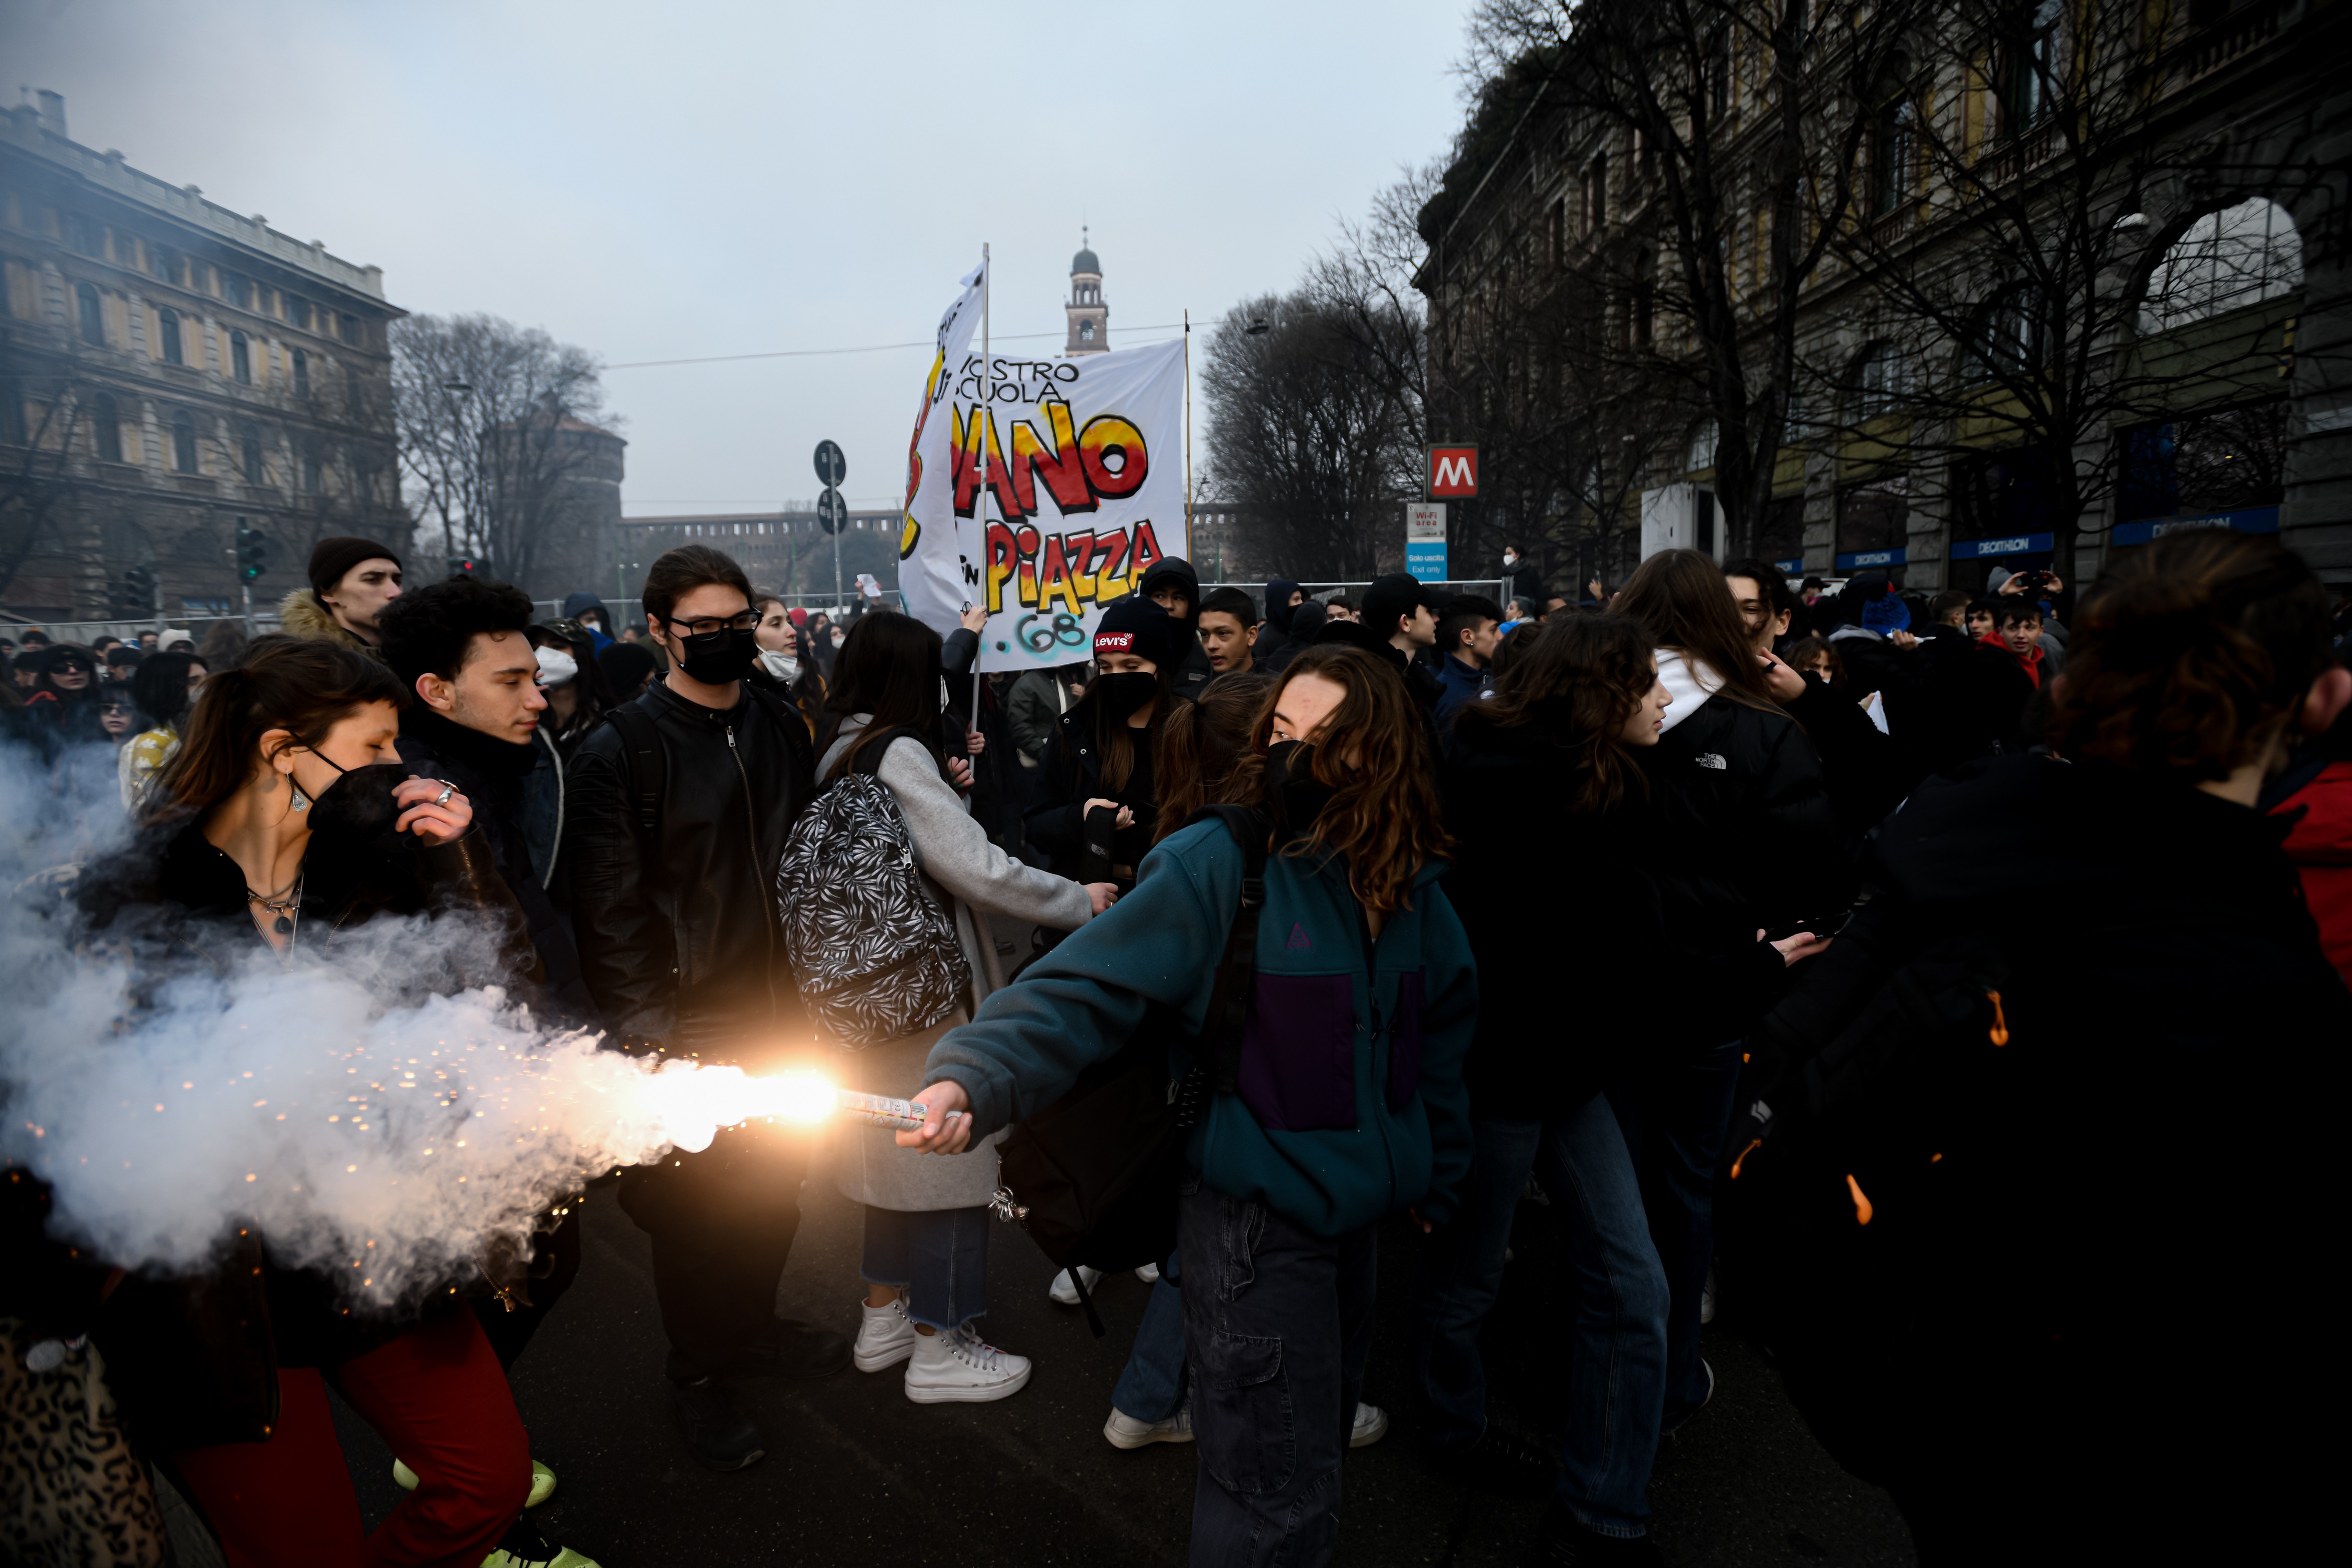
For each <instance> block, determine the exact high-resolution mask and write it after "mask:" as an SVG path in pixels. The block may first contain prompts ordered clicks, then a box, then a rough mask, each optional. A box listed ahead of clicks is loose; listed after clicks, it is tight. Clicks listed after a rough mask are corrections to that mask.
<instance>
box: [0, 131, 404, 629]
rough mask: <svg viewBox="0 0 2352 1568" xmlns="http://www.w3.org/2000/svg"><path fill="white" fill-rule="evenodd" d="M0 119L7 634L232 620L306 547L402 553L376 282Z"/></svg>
mask: <svg viewBox="0 0 2352 1568" xmlns="http://www.w3.org/2000/svg"><path fill="white" fill-rule="evenodd" d="M39 100H40V101H39V104H38V106H37V107H36V106H34V105H31V104H26V105H23V106H20V107H18V108H16V109H15V110H10V111H8V112H6V113H5V114H0V290H4V291H0V619H5V620H13V621H24V620H28V619H57V620H92V619H102V618H139V619H145V618H149V617H152V616H153V615H155V614H156V613H157V612H158V611H159V610H161V611H162V612H163V613H166V614H169V615H172V616H175V617H184V616H195V617H202V616H215V615H229V614H233V613H235V612H236V609H237V608H238V607H239V605H240V601H241V599H242V596H243V595H242V592H241V590H242V589H243V588H244V586H245V583H244V581H243V578H242V574H241V571H240V568H239V564H238V563H237V561H236V558H235V552H236V543H235V541H236V530H237V529H238V528H240V527H244V528H247V529H251V530H254V531H257V532H258V533H259V534H260V535H261V538H262V547H261V559H260V565H261V566H262V568H263V573H262V576H261V578H260V580H259V581H257V582H256V583H254V584H252V586H253V590H254V598H255V600H256V601H257V603H258V602H262V601H265V600H266V601H268V602H272V603H274V602H275V600H276V599H277V597H278V595H281V594H283V593H284V592H285V591H286V590H287V589H288V588H289V587H290V586H293V585H295V584H299V583H300V582H301V581H302V573H303V569H304V566H305V564H306V563H307V562H308V560H309V557H310V547H311V545H312V544H313V543H314V542H316V541H317V540H319V539H320V538H321V537H324V536H327V535H331V534H344V533H358V534H364V535H369V536H372V537H374V538H378V539H382V540H383V541H384V542H387V543H390V544H392V545H393V546H394V548H396V549H406V548H407V546H408V542H409V521H408V517H407V514H406V512H405V510H404V508H403V507H402V504H401V500H400V489H399V481H398V475H397V470H396V465H395V454H394V437H393V416H392V396H391V385H390V381H391V355H390V353H389V350H388V347H387V343H386V340H385V331H386V329H387V328H388V327H389V325H390V323H391V322H392V321H393V320H394V318H395V317H398V316H400V315H401V314H403V312H402V311H400V310H398V309H396V308H395V307H394V306H392V305H390V304H388V303H386V301H385V300H384V297H383V270H382V269H381V268H375V267H362V266H360V265H357V264H355V263H352V262H349V261H345V260H344V259H342V258H341V257H338V256H332V255H330V254H329V253H328V251H327V248H326V247H325V245H324V244H323V243H321V242H320V241H318V240H310V241H304V240H299V239H296V238H294V237H292V236H290V235H288V234H285V233H282V232H280V231H279V230H278V229H275V228H272V227H270V226H269V225H268V222H267V221H266V220H264V219H263V218H262V217H261V216H258V215H256V216H250V217H248V216H241V215H239V214H236V213H233V212H231V211H229V210H228V209H227V208H226V207H224V206H221V205H217V204H216V203H214V202H210V201H207V200H205V197H204V195H203V194H202V193H201V192H200V191H199V190H198V189H197V188H196V187H195V186H194V185H186V186H179V185H171V184H165V183H164V182H163V181H162V180H159V179H157V178H156V177H155V176H153V175H152V174H143V173H142V172H141V171H139V170H137V169H134V168H132V167H131V166H130V165H129V164H128V163H125V162H124V161H123V157H122V154H121V153H117V152H111V151H110V152H105V153H99V152H94V151H92V150H91V149H89V148H88V147H85V146H82V145H81V144H80V143H79V142H74V141H71V140H69V139H68V136H67V134H66V116H65V100H63V99H62V98H61V97H59V96H58V94H56V93H52V92H43V93H41V94H40V95H39Z"/></svg>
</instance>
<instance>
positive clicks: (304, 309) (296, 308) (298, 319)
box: [286, 294, 310, 332]
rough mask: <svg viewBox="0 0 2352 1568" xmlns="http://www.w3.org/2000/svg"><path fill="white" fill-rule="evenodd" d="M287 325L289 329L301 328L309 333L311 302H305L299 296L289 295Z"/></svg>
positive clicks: (287, 300) (287, 299)
mask: <svg viewBox="0 0 2352 1568" xmlns="http://www.w3.org/2000/svg"><path fill="white" fill-rule="evenodd" d="M286 324H287V325H288V326H289V327H299V328H301V329H302V330H303V331H306V332H307V331H310V300H305V299H304V298H302V296H301V295H299V294H289V295H287V296H286Z"/></svg>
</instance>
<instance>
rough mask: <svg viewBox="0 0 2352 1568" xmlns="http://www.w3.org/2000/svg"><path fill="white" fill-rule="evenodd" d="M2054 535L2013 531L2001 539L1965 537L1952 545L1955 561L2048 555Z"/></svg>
mask: <svg viewBox="0 0 2352 1568" xmlns="http://www.w3.org/2000/svg"><path fill="white" fill-rule="evenodd" d="M2053 537H2054V536H2053V535H2051V534H2047V533H2011V534H2008V535H2006V536H2004V537H2002V538H2000V539H1963V540H1958V541H1956V542H1954V543H1953V545H1952V559H1953V560H1955V561H1992V560H1997V559H1999V558H2000V557H2001V556H2004V555H2047V554H2048V553H2049V552H2050V549H2051V544H2052V542H2053Z"/></svg>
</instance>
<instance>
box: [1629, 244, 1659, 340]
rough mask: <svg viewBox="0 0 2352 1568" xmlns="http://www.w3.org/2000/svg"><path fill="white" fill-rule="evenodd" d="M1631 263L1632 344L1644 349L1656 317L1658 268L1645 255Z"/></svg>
mask: <svg viewBox="0 0 2352 1568" xmlns="http://www.w3.org/2000/svg"><path fill="white" fill-rule="evenodd" d="M1633 265H1634V268H1635V270H1634V273H1633V346H1634V347H1635V348H1637V349H1644V348H1648V347H1649V346H1650V339H1651V335H1652V332H1653V331H1654V326H1655V322H1656V318H1657V309H1658V307H1657V290H1658V280H1657V269H1658V268H1657V263H1656V262H1654V261H1653V260H1652V259H1651V258H1649V257H1648V256H1646V255H1644V256H1640V257H1637V258H1634V263H1633Z"/></svg>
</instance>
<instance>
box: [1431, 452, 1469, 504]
mask: <svg viewBox="0 0 2352 1568" xmlns="http://www.w3.org/2000/svg"><path fill="white" fill-rule="evenodd" d="M1477 493H1478V448H1477V447H1431V448H1430V449H1429V499H1430V500H1468V499H1470V498H1471V497H1474V496H1475V495H1476V494H1477Z"/></svg>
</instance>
